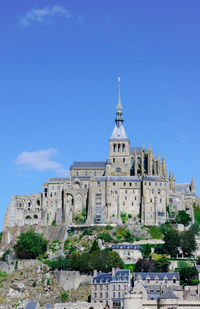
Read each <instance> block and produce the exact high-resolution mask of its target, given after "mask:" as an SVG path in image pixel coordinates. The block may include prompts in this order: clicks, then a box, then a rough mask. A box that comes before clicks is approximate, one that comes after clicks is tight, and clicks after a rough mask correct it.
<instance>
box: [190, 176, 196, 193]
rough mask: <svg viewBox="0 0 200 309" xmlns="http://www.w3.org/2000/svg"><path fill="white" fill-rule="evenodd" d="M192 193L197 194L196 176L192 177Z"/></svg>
mask: <svg viewBox="0 0 200 309" xmlns="http://www.w3.org/2000/svg"><path fill="white" fill-rule="evenodd" d="M191 191H192V193H194V194H196V184H195V180H194V176H192V181H191Z"/></svg>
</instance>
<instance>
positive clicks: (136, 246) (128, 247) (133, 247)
mask: <svg viewBox="0 0 200 309" xmlns="http://www.w3.org/2000/svg"><path fill="white" fill-rule="evenodd" d="M112 249H119V250H120V249H121V250H124V249H131V250H143V247H141V246H140V245H130V244H119V245H112Z"/></svg>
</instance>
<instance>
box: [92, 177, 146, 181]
mask: <svg viewBox="0 0 200 309" xmlns="http://www.w3.org/2000/svg"><path fill="white" fill-rule="evenodd" d="M95 179H96V180H97V181H107V180H111V181H137V182H142V179H141V178H138V177H137V176H109V177H108V176H96V177H95Z"/></svg>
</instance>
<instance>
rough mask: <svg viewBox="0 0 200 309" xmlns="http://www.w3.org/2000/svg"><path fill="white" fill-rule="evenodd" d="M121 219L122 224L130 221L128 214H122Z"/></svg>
mask: <svg viewBox="0 0 200 309" xmlns="http://www.w3.org/2000/svg"><path fill="white" fill-rule="evenodd" d="M120 217H121V220H122V223H123V224H125V223H126V221H127V220H128V217H127V215H126V213H125V212H121V214H120Z"/></svg>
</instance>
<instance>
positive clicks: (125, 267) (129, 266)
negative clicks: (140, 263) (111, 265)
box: [124, 264, 135, 273]
mask: <svg viewBox="0 0 200 309" xmlns="http://www.w3.org/2000/svg"><path fill="white" fill-rule="evenodd" d="M124 269H130V272H131V273H134V271H135V264H126V265H124Z"/></svg>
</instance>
